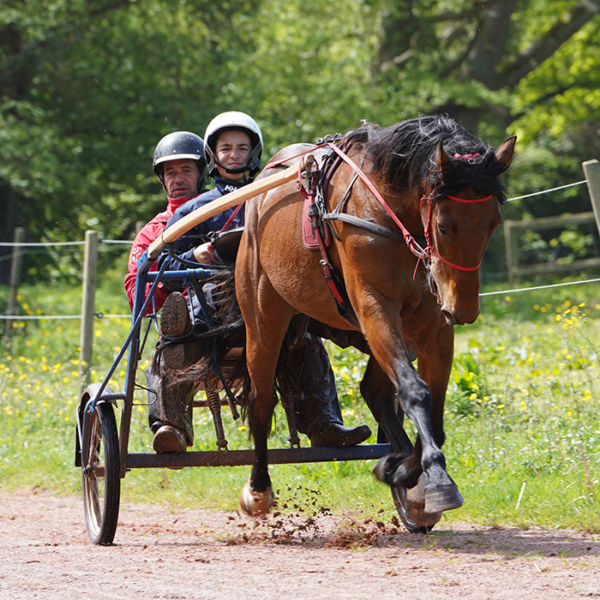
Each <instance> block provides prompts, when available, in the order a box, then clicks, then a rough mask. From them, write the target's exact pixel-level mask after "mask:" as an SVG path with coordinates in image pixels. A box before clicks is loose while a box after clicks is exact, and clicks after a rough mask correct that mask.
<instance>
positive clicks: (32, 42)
mask: <svg viewBox="0 0 600 600" xmlns="http://www.w3.org/2000/svg"><path fill="white" fill-rule="evenodd" d="M599 27H600V16H599V15H598V3H597V0H586V2H580V1H578V0H553V1H550V0H490V1H486V2H480V1H478V2H474V1H472V0H458V1H452V2H450V1H449V0H420V1H416V0H339V1H338V2H336V3H323V2H317V1H314V0H308V1H300V0H289V1H288V2H285V3H282V2H278V1H277V0H230V1H227V2H219V3H215V2H209V1H208V0H176V1H172V0H170V1H166V0H4V1H3V2H2V4H0V241H12V239H13V230H14V227H15V226H16V225H24V226H25V227H26V228H27V233H28V239H29V240H30V241H57V240H74V239H83V232H84V231H85V229H88V228H94V229H98V230H99V231H100V233H101V237H106V238H112V239H131V237H132V236H133V234H134V231H135V224H136V222H137V221H147V220H148V219H149V218H151V217H152V216H153V215H154V214H155V213H156V212H158V211H159V210H161V209H162V208H163V206H164V195H163V193H162V190H161V189H160V187H159V185H158V182H157V181H156V179H155V178H154V177H153V176H152V171H151V157H152V151H153V149H154V146H155V145H156V143H157V141H158V140H159V139H160V138H161V137H162V136H163V135H165V134H166V133H169V132H171V131H174V130H180V129H184V130H191V131H194V132H197V133H199V134H200V135H202V134H203V132H204V129H205V127H206V125H207V123H208V122H209V120H210V119H211V118H212V117H213V116H215V115H216V114H218V113H219V112H221V111H224V110H229V109H238V110H243V111H246V112H249V113H250V114H252V115H253V116H254V117H255V118H256V119H257V121H258V122H259V124H260V125H261V127H262V129H263V131H264V133H265V138H266V148H267V154H270V153H272V152H274V151H276V150H277V149H278V148H280V147H282V146H283V145H285V144H288V143H293V142H298V141H314V140H316V139H318V138H320V137H322V136H323V135H325V134H327V133H331V132H337V131H346V130H348V129H351V128H353V127H356V126H357V125H359V123H360V120H361V119H367V120H369V121H371V122H376V123H379V124H381V125H390V124H393V123H395V122H398V121H400V120H402V119H405V118H411V117H415V116H418V115H419V114H427V113H448V114H450V115H451V116H453V117H454V118H456V119H457V120H458V121H459V122H461V123H463V124H464V125H465V126H467V127H468V128H470V129H472V130H474V131H476V132H477V133H478V134H479V135H480V136H481V137H482V138H483V139H485V140H486V141H487V142H488V143H490V144H491V145H495V146H497V145H498V144H499V143H500V142H501V141H502V140H503V139H504V138H505V137H506V136H507V135H508V134H513V133H514V134H517V135H518V136H519V143H518V158H517V161H516V162H515V164H514V168H513V170H512V172H511V173H510V175H509V183H510V190H511V193H512V195H515V196H516V195H520V194H523V193H528V192H531V191H537V190H542V189H548V188H551V187H555V186H557V185H561V184H564V183H571V182H575V181H579V180H581V179H582V178H583V177H582V172H581V162H582V161H583V160H588V159H591V158H595V157H596V156H598V150H599V145H600V141H599V140H600V137H599V135H598V132H599V124H598V117H599V111H600V91H599V85H598V83H599V78H600V75H599V74H598V69H597V68H596V65H597V64H598V58H599V53H600V43H599V42H600V39H599ZM589 207H590V205H589V198H588V196H587V191H586V189H585V186H579V187H576V188H569V189H568V190H565V191H561V192H556V193H554V194H551V195H548V196H543V197H541V198H540V197H535V198H531V199H526V200H523V201H521V202H518V203H512V204H511V205H509V206H508V207H506V209H505V211H504V214H505V216H506V217H509V218H523V217H525V218H528V217H536V216H547V215H556V214H561V213H563V212H581V211H588V210H589ZM586 235H589V234H588V233H587V232H585V231H583V232H575V237H576V238H579V237H582V238H583V242H581V240H579V243H580V244H581V243H584V247H585V252H589V251H592V252H598V249H597V248H595V247H594V244H592V243H591V242H589V241H588V242H585V236H586ZM553 239H554V240H557V239H558V237H557V234H556V232H554V233H550V234H548V235H545V236H542V238H541V242H540V243H538V244H537V246H536V245H534V246H533V247H532V246H531V244H529V246H527V251H528V252H530V253H531V251H532V249H533V256H531V257H530V259H531V260H534V259H536V258H537V259H540V260H545V259H546V258H547V256H548V251H549V248H552V246H549V243H550V242H551V241H552V240H553ZM538 241H539V240H538ZM559 242H560V245H561V248H562V247H565V248H566V252H567V255H569V254H573V256H575V255H577V256H581V255H582V254H581V253H579V254H577V250H572V249H571V246H569V245H568V244H566V245H565V244H564V241H560V240H558V241H555V244H558V243H559ZM596 246H597V244H596ZM538 248H539V250H540V253H538V254H536V251H537V249H538ZM6 252H7V250H6V249H0V254H1V253H6ZM544 252H545V253H546V254H544ZM585 252H584V254H585ZM563 254H564V252H563ZM523 258H524V259H527V258H528V255H524V257H523ZM48 261H49V262H50V263H51V264H52V268H51V269H50V270H49V269H46V268H45V266H46V265H47V264H48ZM77 264H78V263H77V260H75V259H73V260H70V259H68V258H65V257H64V256H63V257H62V260H58V259H57V257H50V258H49V257H45V258H44V259H42V258H40V257H36V256H34V255H31V256H28V257H27V261H26V265H27V270H28V272H29V274H30V275H31V276H32V277H33V278H34V279H35V278H40V277H43V276H44V277H47V276H48V273H49V271H51V272H52V274H53V275H52V276H53V277H60V276H63V277H64V276H67V277H68V276H70V275H72V274H73V270H77V269H78V267H77V266H76V265H77ZM504 269H505V264H504V248H503V242H502V236H501V233H500V234H498V235H497V236H495V238H494V240H493V242H492V245H491V247H490V251H489V252H488V255H487V257H486V263H485V271H484V272H490V273H492V272H495V273H501V272H502V271H503V270H504ZM7 277H8V261H0V281H5V282H6V280H7Z"/></svg>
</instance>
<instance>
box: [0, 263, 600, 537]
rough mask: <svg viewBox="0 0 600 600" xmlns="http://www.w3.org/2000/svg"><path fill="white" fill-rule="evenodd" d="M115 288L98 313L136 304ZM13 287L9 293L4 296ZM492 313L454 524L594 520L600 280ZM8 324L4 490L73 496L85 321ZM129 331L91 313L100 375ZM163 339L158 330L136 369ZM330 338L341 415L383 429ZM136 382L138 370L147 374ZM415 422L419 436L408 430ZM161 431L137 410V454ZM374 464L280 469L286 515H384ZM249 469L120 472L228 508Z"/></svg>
mask: <svg viewBox="0 0 600 600" xmlns="http://www.w3.org/2000/svg"><path fill="white" fill-rule="evenodd" d="M120 286H121V281H120V277H117V276H115V277H111V276H110V273H109V274H108V276H106V277H104V278H103V287H102V288H101V289H99V290H98V294H97V300H96V310H97V311H102V312H103V313H106V314H108V313H111V314H126V313H127V312H128V307H127V303H126V301H125V299H124V294H123V293H122V292H121V287H120ZM6 295H7V290H6V289H5V288H2V289H0V303H2V302H4V301H5V298H6ZM20 296H21V300H20V303H21V309H22V312H23V313H24V314H25V313H29V314H36V313H37V314H77V313H78V312H79V310H80V290H77V289H59V288H58V287H52V288H47V287H45V286H27V287H23V288H22V289H21V292H20ZM483 311H484V314H483V317H482V318H480V319H479V320H478V321H477V323H476V324H474V325H472V326H467V327H463V328H457V342H456V352H455V363H454V369H453V373H452V378H451V382H450V387H449V393H448V401H447V410H446V432H447V436H448V437H447V442H446V445H445V446H444V451H445V454H446V459H447V463H448V470H449V472H450V474H451V475H452V477H453V478H454V479H455V481H456V482H457V484H458V485H459V488H460V490H461V493H462V494H463V496H464V498H465V505H464V507H463V508H462V509H460V510H457V511H452V512H451V513H447V514H446V515H445V516H444V521H445V522H446V523H451V522H453V521H464V520H470V521H474V522H477V523H480V524H494V525H517V526H519V527H530V526H542V527H553V528H554V527H576V528H581V529H587V530H591V531H599V530H600V504H599V502H598V499H597V495H598V491H599V489H600V488H599V485H600V482H599V479H600V477H599V472H600V417H599V416H598V413H599V411H598V405H599V399H600V383H599V378H598V375H599V370H600V369H599V358H598V357H599V352H598V346H597V344H596V340H600V286H598V285H596V284H588V285H582V286H573V287H569V288H559V289H556V290H542V291H536V292H527V293H522V294H518V295H517V294H512V295H511V296H510V297H505V296H500V297H498V296H492V297H487V298H485V299H484V303H483ZM13 329H14V333H15V335H14V338H13V343H12V347H11V348H10V351H8V350H4V351H2V353H0V413H1V415H2V416H1V418H0V481H1V482H2V486H3V487H4V488H5V489H16V488H21V487H29V486H39V487H42V488H47V489H50V490H53V491H55V492H57V493H78V492H79V490H80V473H79V470H78V469H77V468H75V467H74V466H73V461H74V431H75V407H76V404H77V389H78V368H79V364H78V343H79V323H78V321H45V322H40V321H22V322H17V327H16V328H13ZM128 330H129V321H128V319H97V320H96V323H95V327H94V361H93V362H94V364H93V373H92V377H93V379H94V380H95V381H100V380H101V379H102V377H103V376H104V374H105V373H106V372H107V370H108V368H109V366H110V364H111V363H112V360H113V357H114V356H115V355H116V353H117V352H118V351H119V349H120V346H121V344H122V343H123V341H124V339H125V337H126V335H127V333H128ZM155 340H156V334H155V333H154V332H151V334H150V336H149V340H148V343H147V346H146V349H145V352H144V357H143V360H142V362H141V368H143V367H144V366H145V365H146V364H147V363H148V361H149V359H150V357H151V354H152V349H153V346H154V342H155ZM328 349H329V351H330V355H331V358H332V363H333V365H334V370H335V372H336V378H337V383H338V391H339V394H340V400H341V403H342V408H343V413H344V418H345V421H346V423H347V424H358V423H367V424H369V425H370V426H371V428H372V429H373V431H375V430H376V427H375V424H374V421H373V418H372V417H371V415H370V413H369V412H368V409H367V408H366V405H365V404H364V402H363V401H362V399H361V398H360V394H359V389H358V386H359V382H360V378H361V376H362V372H363V370H364V366H365V364H366V363H365V360H364V357H363V356H362V355H361V354H359V353H358V352H356V351H342V350H340V349H338V348H337V347H335V346H333V345H329V346H328ZM123 375H124V365H122V367H119V369H117V372H116V374H115V377H114V378H113V381H112V382H111V387H112V388H113V389H114V390H119V389H121V386H122V381H123ZM138 381H140V382H143V381H144V379H143V373H142V372H141V371H140V376H139V378H138ZM136 401H137V402H138V403H140V404H143V403H144V402H145V398H144V397H143V396H142V395H141V394H140V395H139V396H137V395H136ZM225 417H226V418H225V421H226V429H227V431H226V434H227V438H228V440H229V442H230V447H233V448H241V447H250V443H249V441H248V429H247V426H246V425H245V424H243V423H240V422H239V421H238V422H233V421H232V420H231V419H230V418H228V416H227V415H225ZM407 427H408V429H409V432H410V434H411V435H413V434H414V431H413V427H412V425H411V424H410V423H409V424H408V425H407ZM195 430H196V445H195V449H212V448H214V446H215V438H214V432H213V427H212V420H211V417H210V413H209V412H208V411H207V410H197V411H196V412H195ZM286 439H287V432H286V426H285V417H284V414H283V411H282V410H281V409H280V408H279V407H278V409H277V415H276V420H275V424H274V428H273V439H272V440H271V446H273V447H275V446H276V447H284V446H285V445H286ZM371 441H374V438H372V439H371ZM151 442H152V436H151V434H150V432H149V431H148V429H147V426H146V408H145V407H144V406H143V405H140V406H138V407H136V408H135V409H134V417H133V420H132V434H131V441H130V451H138V452H142V451H149V450H150V447H151ZM372 466H373V463H372V462H366V463H365V462H349V463H324V464H323V463H318V464H317V463H315V464H306V465H274V466H272V467H271V474H272V479H273V482H274V486H275V489H276V490H278V498H279V504H280V507H281V508H283V509H284V510H295V507H296V506H304V507H305V508H307V509H310V508H311V506H315V504H314V502H315V499H316V505H317V506H318V507H322V506H324V507H328V508H330V509H331V510H334V511H362V512H364V513H365V514H375V513H377V512H378V511H383V512H382V513H381V515H380V517H379V518H384V519H386V518H387V519H388V520H389V519H391V517H392V516H393V514H394V507H393V503H392V500H391V495H390V493H389V490H388V489H387V487H386V486H384V485H382V484H380V483H378V482H377V481H375V479H374V478H373V476H372V475H371V469H372ZM248 473H249V468H246V467H236V468H219V469H208V468H205V469H183V470H181V471H170V470H162V469H150V470H145V471H142V470H139V471H133V472H131V473H128V475H127V476H126V477H125V479H124V480H123V496H122V499H123V501H124V502H127V501H137V502H162V503H165V504H178V505H185V506H197V507H199V508H213V509H226V510H230V509H234V508H236V506H237V497H238V494H239V491H240V489H241V487H242V485H243V483H244V481H245V479H246V477H247V476H248ZM309 490H310V491H309ZM521 492H522V497H521V500H520V502H518V499H519V495H520V494H521ZM517 505H518V506H517ZM444 521H443V522H444Z"/></svg>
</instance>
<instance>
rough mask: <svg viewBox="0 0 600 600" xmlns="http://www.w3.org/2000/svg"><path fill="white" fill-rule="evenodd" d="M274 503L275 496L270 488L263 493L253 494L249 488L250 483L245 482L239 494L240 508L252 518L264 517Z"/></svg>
mask: <svg viewBox="0 0 600 600" xmlns="http://www.w3.org/2000/svg"><path fill="white" fill-rule="evenodd" d="M274 503H275V496H274V495H273V490H272V489H271V488H267V489H266V490H265V491H264V492H255V491H253V490H252V489H251V487H250V481H249V480H248V481H246V485H244V488H243V489H242V493H241V494H240V507H241V508H242V510H243V511H244V512H246V513H248V514H249V515H251V516H253V517H254V516H257V515H266V514H268V512H269V509H270V508H271V506H273V504H274Z"/></svg>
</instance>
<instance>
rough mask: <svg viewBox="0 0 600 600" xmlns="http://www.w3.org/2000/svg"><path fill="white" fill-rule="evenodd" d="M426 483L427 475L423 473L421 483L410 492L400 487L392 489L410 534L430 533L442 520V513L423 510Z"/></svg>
mask: <svg viewBox="0 0 600 600" xmlns="http://www.w3.org/2000/svg"><path fill="white" fill-rule="evenodd" d="M426 483H427V475H426V474H425V473H423V474H421V477H419V483H417V485H416V486H415V487H414V488H411V489H410V490H407V489H406V488H405V487H402V486H399V485H397V486H392V488H391V489H392V498H393V499H394V504H395V505H396V510H397V511H398V515H399V516H400V520H401V521H402V523H403V524H404V527H406V529H408V531H410V533H429V532H430V531H431V530H432V529H433V526H434V525H435V524H436V523H437V522H438V521H439V520H440V519H441V518H442V513H441V512H436V513H428V512H425V511H424V510H423V509H424V507H425V500H424V497H423V492H424V488H425V484H426Z"/></svg>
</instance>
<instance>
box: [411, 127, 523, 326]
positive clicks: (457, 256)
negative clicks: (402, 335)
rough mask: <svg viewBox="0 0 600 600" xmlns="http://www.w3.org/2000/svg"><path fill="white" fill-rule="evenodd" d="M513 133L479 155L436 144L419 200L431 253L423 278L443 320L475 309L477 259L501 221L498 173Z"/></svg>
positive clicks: (462, 317)
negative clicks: (426, 188) (432, 172)
mask: <svg viewBox="0 0 600 600" xmlns="http://www.w3.org/2000/svg"><path fill="white" fill-rule="evenodd" d="M515 141H516V137H514V136H513V137H509V138H508V139H507V140H506V141H505V142H504V143H503V144H502V145H501V146H500V147H499V148H498V150H497V151H496V152H493V150H491V149H490V150H489V152H488V153H487V154H486V155H485V156H484V157H481V156H479V155H471V154H464V155H463V154H458V153H457V154H455V155H454V156H453V158H450V157H449V156H448V154H447V153H446V151H445V150H444V147H443V145H442V142H441V141H440V142H439V143H438V145H437V150H436V159H435V162H436V165H437V166H436V168H437V173H436V176H435V178H434V180H435V185H434V187H433V188H432V190H431V191H430V192H429V193H428V194H427V195H426V196H424V198H423V199H422V201H421V218H422V220H423V224H424V227H425V234H426V238H427V242H428V251H429V253H430V256H431V271H430V277H429V284H430V287H431V290H432V292H433V293H434V294H435V295H436V296H437V297H438V300H439V302H440V304H441V311H442V313H443V315H444V317H445V318H446V321H447V322H448V323H449V324H451V325H454V324H458V325H463V324H465V323H472V322H473V321H475V319H476V318H477V315H478V314H479V265H480V264H481V260H482V258H483V253H484V251H485V249H486V247H487V245H488V243H489V241H490V238H491V236H492V233H493V232H494V230H495V229H496V227H497V226H498V225H499V224H500V222H501V221H502V216H501V214H500V208H499V204H500V201H501V200H503V195H502V194H501V192H500V191H499V190H502V187H501V185H500V182H499V180H498V177H499V175H500V173H502V172H503V171H505V170H506V168H507V167H508V165H509V164H510V162H511V160H512V157H513V152H514V146H515Z"/></svg>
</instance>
